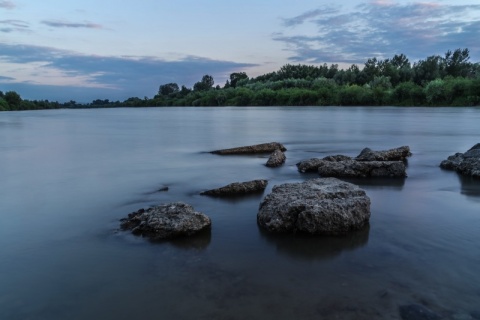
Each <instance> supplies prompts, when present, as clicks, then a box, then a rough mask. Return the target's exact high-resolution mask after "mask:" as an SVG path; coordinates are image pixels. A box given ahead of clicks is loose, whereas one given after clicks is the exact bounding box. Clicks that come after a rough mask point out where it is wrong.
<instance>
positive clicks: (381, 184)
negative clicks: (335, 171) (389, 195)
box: [342, 177, 407, 191]
mask: <svg viewBox="0 0 480 320" xmlns="http://www.w3.org/2000/svg"><path fill="white" fill-rule="evenodd" d="M406 179H407V178H388V177H385V178H384V177H374V178H366V179H365V178H342V180H344V181H347V182H350V183H353V184H356V185H358V186H360V187H362V186H368V187H369V188H370V189H384V188H389V189H393V190H397V191H401V190H402V189H403V186H404V185H405V180H406Z"/></svg>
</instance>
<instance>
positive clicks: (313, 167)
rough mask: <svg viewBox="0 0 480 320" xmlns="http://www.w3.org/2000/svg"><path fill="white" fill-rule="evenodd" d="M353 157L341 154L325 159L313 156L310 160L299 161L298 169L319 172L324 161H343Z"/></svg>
mask: <svg viewBox="0 0 480 320" xmlns="http://www.w3.org/2000/svg"><path fill="white" fill-rule="evenodd" d="M351 159H352V158H351V157H349V156H344V155H341V154H338V155H335V156H326V157H325V158H323V159H320V158H312V159H308V160H303V161H300V162H299V163H297V168H298V171H300V172H302V173H304V172H318V167H319V166H320V165H321V164H322V163H323V161H343V160H351Z"/></svg>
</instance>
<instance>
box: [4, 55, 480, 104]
mask: <svg viewBox="0 0 480 320" xmlns="http://www.w3.org/2000/svg"><path fill="white" fill-rule="evenodd" d="M386 105H393V106H478V105H480V63H478V62H476V63H472V62H470V53H469V50H468V49H457V50H455V51H453V52H452V51H450V50H449V51H447V52H446V53H445V55H444V56H439V55H433V56H429V57H427V58H426V59H424V60H419V61H417V62H414V63H411V62H410V61H409V59H408V58H407V57H406V56H405V55H404V54H400V55H395V56H393V57H392V58H390V59H385V60H380V59H377V58H371V59H368V60H367V61H366V62H365V64H364V65H363V67H362V68H360V67H358V66H357V65H355V64H353V65H351V66H350V67H349V68H348V69H339V67H338V65H337V64H332V65H330V66H329V65H327V64H323V65H318V66H313V65H300V64H299V65H291V64H287V65H284V66H283V67H281V68H280V70H278V71H275V72H271V73H267V74H264V75H261V76H258V77H255V78H250V77H249V76H248V75H247V74H246V73H245V72H235V73H232V74H230V76H229V79H228V80H227V81H226V83H225V84H224V85H223V86H220V85H216V86H215V82H214V79H213V77H212V76H211V75H208V74H206V75H204V76H203V77H202V79H201V80H200V81H199V82H197V83H195V84H194V85H193V88H187V87H186V86H184V85H182V86H179V85H178V84H177V83H174V82H172V83H166V84H162V85H160V87H159V90H158V93H156V94H155V96H154V97H153V98H147V97H145V98H143V99H141V98H138V97H132V98H128V99H127V100H125V101H123V102H121V101H110V100H108V99H106V100H102V99H97V100H93V101H92V102H91V103H85V104H81V103H77V102H75V101H69V102H66V103H59V102H51V101H48V100H41V101H38V100H34V101H31V100H24V99H22V98H21V96H20V95H19V94H18V93H16V92H15V91H8V92H5V93H3V92H2V91H0V111H7V110H35V109H58V108H105V107H147V106H148V107H150V106H386Z"/></svg>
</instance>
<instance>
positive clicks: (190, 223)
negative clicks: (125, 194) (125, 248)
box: [120, 202, 211, 240]
mask: <svg viewBox="0 0 480 320" xmlns="http://www.w3.org/2000/svg"><path fill="white" fill-rule="evenodd" d="M120 221H121V224H120V226H121V228H122V229H123V230H132V233H133V234H135V235H142V236H145V237H148V238H150V239H151V240H161V239H170V238H176V237H181V236H191V235H193V234H196V233H198V232H200V231H202V230H204V229H208V228H210V226H211V220H210V218H209V217H208V216H206V215H205V214H203V213H201V212H197V211H194V209H193V207H192V206H191V205H188V204H186V203H183V202H174V203H168V204H163V205H159V206H154V207H151V208H149V209H146V210H145V209H140V210H138V211H136V212H133V213H130V214H129V215H128V218H125V219H121V220H120Z"/></svg>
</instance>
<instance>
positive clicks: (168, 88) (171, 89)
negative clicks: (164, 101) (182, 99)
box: [158, 82, 180, 96]
mask: <svg viewBox="0 0 480 320" xmlns="http://www.w3.org/2000/svg"><path fill="white" fill-rule="evenodd" d="M179 90H180V89H179V88H178V84H176V83H174V82H171V83H167V84H162V85H161V86H160V88H159V89H158V94H159V95H161V96H168V95H170V94H172V93H177V92H178V91H179Z"/></svg>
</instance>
